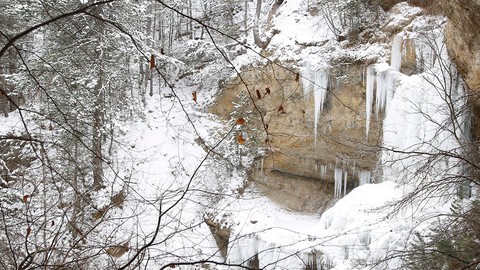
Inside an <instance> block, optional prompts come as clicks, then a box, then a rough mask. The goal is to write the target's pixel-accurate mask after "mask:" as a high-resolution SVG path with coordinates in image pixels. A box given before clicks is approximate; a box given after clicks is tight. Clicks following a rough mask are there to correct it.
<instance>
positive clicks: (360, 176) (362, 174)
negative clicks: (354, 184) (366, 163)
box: [358, 171, 370, 186]
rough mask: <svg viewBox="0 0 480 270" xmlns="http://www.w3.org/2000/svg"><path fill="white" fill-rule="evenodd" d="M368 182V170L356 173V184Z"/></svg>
mask: <svg viewBox="0 0 480 270" xmlns="http://www.w3.org/2000/svg"><path fill="white" fill-rule="evenodd" d="M368 183H370V171H361V172H360V173H359V174H358V185H359V186H361V185H365V184H368Z"/></svg>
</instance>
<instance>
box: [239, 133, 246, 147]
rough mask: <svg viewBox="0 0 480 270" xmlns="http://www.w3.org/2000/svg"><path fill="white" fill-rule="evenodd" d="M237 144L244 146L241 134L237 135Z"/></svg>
mask: <svg viewBox="0 0 480 270" xmlns="http://www.w3.org/2000/svg"><path fill="white" fill-rule="evenodd" d="M237 142H238V144H244V143H245V139H244V138H243V136H242V134H241V133H240V134H238V135H237Z"/></svg>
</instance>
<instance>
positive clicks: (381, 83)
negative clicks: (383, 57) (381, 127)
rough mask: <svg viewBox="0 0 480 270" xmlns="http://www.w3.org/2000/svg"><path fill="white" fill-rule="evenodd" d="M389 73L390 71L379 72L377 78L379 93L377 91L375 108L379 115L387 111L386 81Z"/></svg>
mask: <svg viewBox="0 0 480 270" xmlns="http://www.w3.org/2000/svg"><path fill="white" fill-rule="evenodd" d="M387 73H388V70H383V71H380V72H378V74H377V78H376V81H377V91H376V104H375V105H376V106H375V108H376V110H375V112H376V114H377V115H378V113H379V112H380V111H383V110H384V109H385V98H386V93H385V90H386V87H385V81H386V77H387Z"/></svg>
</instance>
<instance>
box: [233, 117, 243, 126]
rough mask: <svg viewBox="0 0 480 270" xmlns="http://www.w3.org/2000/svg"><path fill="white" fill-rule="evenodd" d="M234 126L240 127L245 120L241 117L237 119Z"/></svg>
mask: <svg viewBox="0 0 480 270" xmlns="http://www.w3.org/2000/svg"><path fill="white" fill-rule="evenodd" d="M235 124H237V125H239V126H241V125H243V124H245V119H243V118H242V117H240V118H238V119H237V121H236V122H235Z"/></svg>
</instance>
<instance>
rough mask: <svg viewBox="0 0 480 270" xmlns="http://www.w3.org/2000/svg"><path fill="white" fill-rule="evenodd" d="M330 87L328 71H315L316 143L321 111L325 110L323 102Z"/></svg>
mask: <svg viewBox="0 0 480 270" xmlns="http://www.w3.org/2000/svg"><path fill="white" fill-rule="evenodd" d="M327 89H328V73H327V72H325V71H317V72H315V84H314V102H315V119H314V121H315V124H314V136H315V144H317V128H318V121H319V120H320V113H321V112H322V111H323V104H324V103H325V98H326V97H327Z"/></svg>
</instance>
